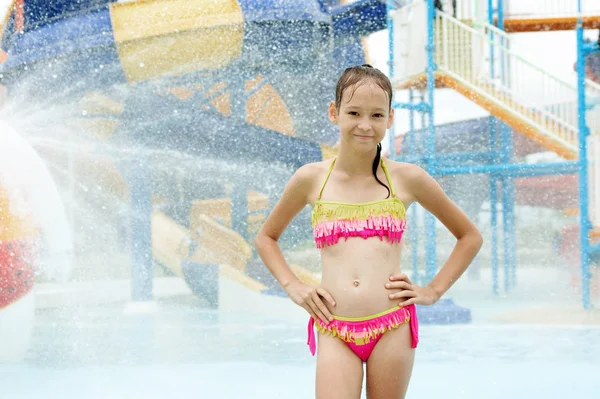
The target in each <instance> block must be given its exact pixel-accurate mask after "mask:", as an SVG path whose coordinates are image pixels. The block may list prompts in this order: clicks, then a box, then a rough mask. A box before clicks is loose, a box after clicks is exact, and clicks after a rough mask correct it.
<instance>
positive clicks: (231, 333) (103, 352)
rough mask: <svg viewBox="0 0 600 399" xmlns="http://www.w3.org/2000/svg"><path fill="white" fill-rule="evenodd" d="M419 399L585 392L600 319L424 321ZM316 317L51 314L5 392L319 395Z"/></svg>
mask: <svg viewBox="0 0 600 399" xmlns="http://www.w3.org/2000/svg"><path fill="white" fill-rule="evenodd" d="M420 340H421V341H420V344H419V348H418V350H417V358H416V363H415V368H414V372H413V379H412V381H411V385H410V388H409V393H408V396H407V397H408V398H433V397H444V398H447V399H453V398H461V399H465V398H488V399H494V398H502V399H505V398H507V397H510V398H531V399H535V398H544V399H548V398H557V399H559V398H560V399H563V398H566V397H568V398H586V399H597V398H598V397H599V396H598V395H599V394H598V392H600V328H598V327H595V326H564V325H563V326H542V325H502V324H492V323H486V322H482V323H478V322H475V323H474V324H471V325H460V326H434V325H422V326H421V332H420ZM314 372H315V358H313V357H312V356H310V353H309V351H308V348H307V345H306V325H305V324H304V323H298V322H296V321H289V320H281V319H270V318H267V317H265V316H264V315H256V314H251V313H248V312H243V313H241V312H240V313H224V312H218V311H210V310H206V309H202V308H198V307H196V306H193V305H189V304H187V305H186V304H181V303H180V304H177V303H173V302H171V303H163V304H161V306H160V310H159V311H158V312H156V313H154V314H146V315H143V314H136V315H127V314H124V313H123V311H122V307H119V305H114V306H109V305H105V306H94V307H72V308H62V309H51V310H45V311H40V312H39V313H38V317H37V325H36V329H35V333H34V337H33V347H32V348H31V350H30V353H29V356H28V358H27V359H26V361H25V362H24V363H22V364H12V365H7V364H5V365H0V387H1V390H0V392H2V395H1V397H2V398H10V399H21V398H36V399H37V398H61V399H63V398H78V399H79V398H86V399H87V398H90V399H91V398H145V399H146V398H147V399H150V398H249V399H253V398H257V399H258V398H260V399H265V398H290V399H292V398H294V399H295V398H311V397H314Z"/></svg>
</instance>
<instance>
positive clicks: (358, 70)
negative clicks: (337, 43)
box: [335, 64, 392, 198]
mask: <svg viewBox="0 0 600 399" xmlns="http://www.w3.org/2000/svg"><path fill="white" fill-rule="evenodd" d="M365 80H368V81H371V82H373V83H375V84H376V85H377V86H379V87H381V89H382V90H383V91H384V92H385V93H386V94H387V96H388V99H389V107H390V109H391V108H392V83H391V82H390V80H389V79H388V77H387V76H385V74H384V73H383V72H381V71H380V70H379V69H377V68H373V67H372V66H371V65H369V64H363V65H360V66H353V67H350V68H346V70H344V72H343V73H342V75H341V76H340V78H339V79H338V81H337V85H336V87H335V108H336V109H337V111H338V112H339V110H340V107H341V105H342V94H344V90H346V89H347V88H353V91H352V93H350V98H352V95H354V90H356V88H357V84H358V83H361V82H364V81H365ZM380 161H381V143H379V144H377V154H376V155H375V159H374V160H373V176H375V180H377V182H378V183H379V184H381V185H382V186H383V187H385V188H386V189H387V191H388V195H387V198H389V197H390V188H389V187H388V186H387V184H385V183H383V182H382V181H381V180H379V178H378V177H377V168H378V167H379V162H380Z"/></svg>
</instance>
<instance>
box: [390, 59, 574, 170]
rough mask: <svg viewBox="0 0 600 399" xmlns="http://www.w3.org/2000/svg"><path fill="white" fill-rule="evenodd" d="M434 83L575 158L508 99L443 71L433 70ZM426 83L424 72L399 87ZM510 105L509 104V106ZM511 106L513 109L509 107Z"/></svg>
mask: <svg viewBox="0 0 600 399" xmlns="http://www.w3.org/2000/svg"><path fill="white" fill-rule="evenodd" d="M434 76H435V84H436V87H438V88H440V87H449V88H452V89H454V90H456V91H457V92H459V93H460V94H462V95H463V96H465V97H466V98H468V99H469V100H471V101H473V102H474V103H475V104H477V105H479V106H480V107H482V108H483V109H485V110H487V111H488V112H489V113H491V114H492V115H494V116H495V117H496V118H498V119H500V120H502V121H504V122H505V123H506V124H507V125H509V126H510V127H512V128H513V129H515V130H516V131H518V132H520V133H522V134H524V135H525V136H527V137H529V138H530V139H532V140H533V141H535V142H536V143H539V144H540V145H542V146H543V147H545V148H547V149H548V150H550V151H552V152H554V153H556V154H558V155H560V156H562V157H563V158H565V159H568V160H575V159H577V153H576V152H575V151H573V150H572V149H570V148H568V147H566V146H565V145H564V144H562V143H560V142H558V141H556V140H553V139H552V137H549V136H548V135H546V134H544V132H542V131H540V129H539V128H537V127H536V126H534V125H533V124H531V123H530V122H528V121H527V120H525V119H524V118H522V117H521V116H520V115H518V114H517V113H516V112H514V110H513V109H514V108H515V107H518V106H516V105H515V104H508V102H510V100H502V99H497V98H494V97H493V96H491V95H489V94H486V93H485V92H476V91H474V90H473V89H472V88H470V87H469V86H467V85H466V84H464V83H462V82H460V81H458V80H456V79H454V78H452V77H451V76H449V75H447V74H445V73H444V72H439V71H437V72H435V73H434ZM426 83H427V75H426V74H425V73H422V74H419V75H417V76H416V77H414V78H413V79H411V80H410V81H408V82H406V83H403V84H402V87H400V88H405V89H407V88H423V86H424V85H426ZM509 105H510V106H509ZM511 108H513V109H511Z"/></svg>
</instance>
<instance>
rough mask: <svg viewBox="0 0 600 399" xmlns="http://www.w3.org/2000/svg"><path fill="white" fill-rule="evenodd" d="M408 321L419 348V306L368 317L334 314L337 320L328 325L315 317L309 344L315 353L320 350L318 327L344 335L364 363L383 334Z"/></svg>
mask: <svg viewBox="0 0 600 399" xmlns="http://www.w3.org/2000/svg"><path fill="white" fill-rule="evenodd" d="M406 322H410V332H411V335H412V345H411V347H412V348H416V347H417V344H418V343H419V321H418V319H417V311H416V308H415V305H409V306H406V307H402V308H401V307H398V306H397V307H394V308H391V309H388V310H385V311H383V312H381V313H377V314H374V315H371V316H367V317H339V316H333V321H331V322H329V323H328V324H325V323H323V322H322V321H321V320H320V319H319V320H317V321H316V322H315V320H314V319H313V318H312V317H311V318H310V320H309V322H308V342H307V344H308V346H309V348H310V352H311V353H312V355H313V356H314V355H315V352H316V351H317V343H316V340H315V331H314V327H315V326H316V328H317V330H318V331H319V332H321V333H323V334H327V335H331V336H333V337H338V338H340V339H341V340H342V341H344V342H345V343H346V345H348V347H349V348H350V349H352V351H353V352H354V353H356V355H357V356H358V357H359V358H360V359H361V360H362V361H363V362H366V361H367V359H368V358H369V356H370V355H371V352H372V351H373V348H375V345H376V344H377V341H379V339H380V338H381V337H382V336H383V334H384V333H385V332H386V331H389V330H391V329H394V328H398V327H399V326H400V325H401V324H403V323H406Z"/></svg>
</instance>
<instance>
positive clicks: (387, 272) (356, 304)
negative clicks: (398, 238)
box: [321, 237, 401, 317]
mask: <svg viewBox="0 0 600 399" xmlns="http://www.w3.org/2000/svg"><path fill="white" fill-rule="evenodd" d="M400 248H401V244H393V245H392V244H390V243H388V242H387V241H386V240H385V238H384V240H383V241H380V240H379V238H376V237H371V238H369V239H367V240H365V239H363V238H350V239H348V241H343V240H341V241H340V242H339V243H338V244H336V245H335V246H333V247H328V248H324V249H323V250H322V251H321V258H322V263H323V275H322V278H321V287H322V288H324V289H325V290H326V291H327V292H329V293H330V294H331V296H332V297H333V299H334V300H335V302H336V306H335V307H334V308H331V307H330V309H329V310H330V311H331V312H332V314H334V315H337V316H344V317H363V316H369V315H372V314H376V313H379V312H381V311H384V310H386V309H389V308H392V307H394V306H397V305H398V304H399V303H400V301H399V300H396V299H395V300H390V299H389V298H388V296H389V295H390V294H391V293H393V292H395V291H393V290H388V289H387V288H385V284H386V283H387V282H389V277H390V276H391V275H394V274H398V273H399V272H400Z"/></svg>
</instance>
